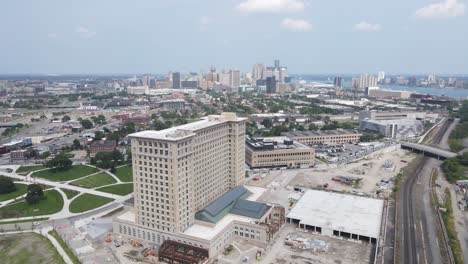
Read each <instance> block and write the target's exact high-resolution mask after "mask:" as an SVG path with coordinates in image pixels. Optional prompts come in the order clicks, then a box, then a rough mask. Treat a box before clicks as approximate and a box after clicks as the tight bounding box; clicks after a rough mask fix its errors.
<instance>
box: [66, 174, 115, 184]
mask: <svg viewBox="0 0 468 264" xmlns="http://www.w3.org/2000/svg"><path fill="white" fill-rule="evenodd" d="M116 182H117V181H116V180H115V179H114V178H113V177H112V176H110V175H109V174H107V173H105V172H100V173H98V174H95V175H92V176H88V177H86V178H82V179H79V180H76V181H73V182H71V183H70V184H71V185H76V186H80V187H84V188H96V187H99V186H104V185H109V184H113V183H116Z"/></svg>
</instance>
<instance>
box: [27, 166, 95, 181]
mask: <svg viewBox="0 0 468 264" xmlns="http://www.w3.org/2000/svg"><path fill="white" fill-rule="evenodd" d="M95 172H96V169H95V168H92V167H88V166H86V165H74V166H73V167H72V168H71V169H69V170H66V171H57V172H53V171H52V170H43V171H38V172H34V173H33V174H32V176H33V177H39V178H44V179H48V180H51V181H70V180H75V179H78V178H81V177H84V176H87V175H90V174H93V173H95Z"/></svg>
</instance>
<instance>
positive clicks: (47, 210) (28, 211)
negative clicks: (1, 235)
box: [0, 190, 63, 219]
mask: <svg viewBox="0 0 468 264" xmlns="http://www.w3.org/2000/svg"><path fill="white" fill-rule="evenodd" d="M44 196H45V197H46V199H44V200H41V201H39V203H37V204H32V205H29V204H28V203H27V202H26V201H20V202H16V203H13V204H9V205H7V206H4V207H0V218H4V219H5V218H14V217H26V216H38V215H50V214H55V213H57V212H60V210H62V207H63V199H62V195H60V193H59V192H57V191H55V190H50V191H46V192H44Z"/></svg>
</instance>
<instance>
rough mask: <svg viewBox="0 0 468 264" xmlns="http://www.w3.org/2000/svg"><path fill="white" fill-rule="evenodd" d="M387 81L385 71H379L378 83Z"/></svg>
mask: <svg viewBox="0 0 468 264" xmlns="http://www.w3.org/2000/svg"><path fill="white" fill-rule="evenodd" d="M384 79H385V72H384V71H379V73H378V75H377V82H378V83H381V82H382V81H383V80H384Z"/></svg>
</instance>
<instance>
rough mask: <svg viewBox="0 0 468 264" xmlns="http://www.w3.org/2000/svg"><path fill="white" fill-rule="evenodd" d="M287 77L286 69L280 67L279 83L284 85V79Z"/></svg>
mask: <svg viewBox="0 0 468 264" xmlns="http://www.w3.org/2000/svg"><path fill="white" fill-rule="evenodd" d="M286 77H288V68H286V67H281V68H280V70H279V81H280V82H281V83H284V78H286Z"/></svg>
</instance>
